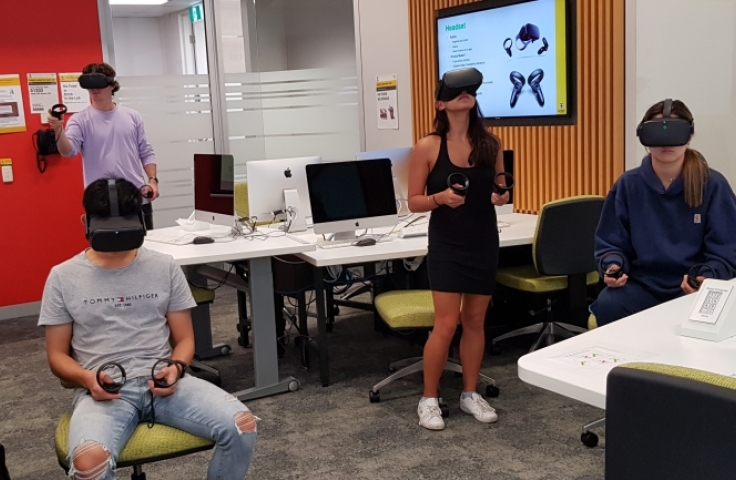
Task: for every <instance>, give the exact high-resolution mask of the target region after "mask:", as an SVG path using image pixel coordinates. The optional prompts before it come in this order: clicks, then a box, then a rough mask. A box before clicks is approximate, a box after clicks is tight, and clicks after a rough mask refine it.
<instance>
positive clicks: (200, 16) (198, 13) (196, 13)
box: [189, 4, 204, 23]
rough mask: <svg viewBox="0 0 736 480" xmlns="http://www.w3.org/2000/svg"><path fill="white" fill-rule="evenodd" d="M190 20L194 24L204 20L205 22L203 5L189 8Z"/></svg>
mask: <svg viewBox="0 0 736 480" xmlns="http://www.w3.org/2000/svg"><path fill="white" fill-rule="evenodd" d="M189 20H190V21H191V22H192V23H196V22H201V21H202V20H204V11H203V10H202V4H199V5H194V6H193V7H189Z"/></svg>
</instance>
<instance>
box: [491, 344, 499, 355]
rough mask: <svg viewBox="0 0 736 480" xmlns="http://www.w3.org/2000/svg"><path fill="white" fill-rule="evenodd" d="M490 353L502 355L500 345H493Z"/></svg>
mask: <svg viewBox="0 0 736 480" xmlns="http://www.w3.org/2000/svg"><path fill="white" fill-rule="evenodd" d="M488 353H490V354H491V355H501V353H502V352H501V347H499V346H498V345H491V348H489V349H488Z"/></svg>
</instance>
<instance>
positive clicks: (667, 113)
mask: <svg viewBox="0 0 736 480" xmlns="http://www.w3.org/2000/svg"><path fill="white" fill-rule="evenodd" d="M662 116H663V117H664V118H667V117H671V116H672V99H671V98H668V99H666V100H665V101H664V107H663V109H662Z"/></svg>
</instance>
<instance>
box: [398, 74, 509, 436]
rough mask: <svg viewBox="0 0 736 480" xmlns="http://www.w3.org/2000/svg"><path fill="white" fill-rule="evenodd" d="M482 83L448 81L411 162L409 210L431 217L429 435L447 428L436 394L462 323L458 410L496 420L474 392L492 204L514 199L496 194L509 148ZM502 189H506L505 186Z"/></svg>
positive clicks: (493, 231) (492, 234)
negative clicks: (483, 102) (487, 116)
mask: <svg viewBox="0 0 736 480" xmlns="http://www.w3.org/2000/svg"><path fill="white" fill-rule="evenodd" d="M482 78H483V77H482V75H481V73H480V72H479V71H478V70H476V69H474V68H471V69H462V70H455V71H452V72H447V73H446V74H445V75H444V76H443V77H442V81H441V82H440V85H439V87H438V89H437V94H436V104H435V108H436V114H435V119H434V128H435V130H434V132H432V133H431V134H430V135H428V136H426V137H424V138H423V139H421V140H420V141H419V142H417V144H416V145H415V147H414V150H413V152H412V157H411V167H410V173H409V209H410V210H411V211H412V212H416V213H419V212H428V211H432V213H431V216H430V221H429V249H428V255H427V266H428V271H429V285H430V289H431V290H432V299H433V302H434V308H435V320H434V328H433V329H432V333H431V335H430V336H429V339H428V340H427V343H426V345H425V347H424V395H423V396H422V398H421V400H420V401H419V406H418V408H417V412H418V414H419V425H421V426H423V427H425V428H428V429H430V430H442V429H443V428H445V422H444V420H443V419H442V414H441V411H440V407H439V402H438V399H437V391H438V386H439V380H440V377H441V375H442V372H443V371H444V368H445V364H446V363H447V357H448V354H449V350H450V343H451V341H452V339H453V337H454V335H455V330H456V328H457V322H458V317H459V318H460V320H461V322H462V338H461V340H460V359H461V362H462V366H463V393H462V395H461V397H460V408H461V410H462V411H463V412H465V413H468V414H470V415H473V416H474V417H475V418H476V420H478V421H480V422H485V423H491V422H495V421H496V420H498V416H497V415H496V412H495V410H494V409H493V408H492V407H491V406H490V405H488V403H487V402H486V401H485V399H483V397H481V396H480V395H478V393H476V388H477V383H478V374H479V373H480V366H481V361H482V359H483V353H484V349H485V335H484V331H483V327H484V323H485V316H486V310H487V309H488V305H489V303H490V300H491V294H492V293H493V288H494V285H495V281H496V270H497V266H498V250H499V240H498V227H497V222H496V210H495V207H494V206H495V205H503V204H505V203H506V202H508V199H509V194H508V192H505V193H503V194H502V195H499V194H497V193H495V192H494V179H496V175H497V173H499V172H503V169H504V167H503V149H502V147H501V140H500V139H499V138H498V137H496V136H495V135H493V134H491V133H490V132H488V131H487V130H486V129H485V128H484V126H483V121H482V115H481V112H480V108H479V107H478V104H477V102H476V99H475V94H476V91H477V90H478V88H479V87H480V85H481V83H482ZM453 174H461V175H453ZM463 175H464V177H463ZM451 176H452V177H451ZM498 178H504V177H503V176H499V177H498ZM448 179H449V180H450V182H449V183H451V184H453V185H455V186H463V185H462V184H464V183H465V179H467V189H466V190H465V192H463V193H465V195H460V194H458V193H456V192H455V191H454V190H453V189H452V188H450V187H449V185H448ZM498 183H499V184H501V185H504V182H503V181H501V180H499V181H498Z"/></svg>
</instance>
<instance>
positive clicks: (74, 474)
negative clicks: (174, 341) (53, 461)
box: [68, 375, 256, 480]
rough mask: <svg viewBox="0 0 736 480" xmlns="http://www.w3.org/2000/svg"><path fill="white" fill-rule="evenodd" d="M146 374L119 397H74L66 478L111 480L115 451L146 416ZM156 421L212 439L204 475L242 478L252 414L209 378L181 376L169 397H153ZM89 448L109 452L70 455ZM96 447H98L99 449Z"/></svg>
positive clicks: (219, 479)
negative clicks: (101, 458) (98, 457)
mask: <svg viewBox="0 0 736 480" xmlns="http://www.w3.org/2000/svg"><path fill="white" fill-rule="evenodd" d="M148 380H149V378H147V377H137V378H129V379H128V380H127V381H126V382H125V386H123V389H122V390H121V391H120V395H121V398H120V399H117V400H109V401H102V402H99V401H96V400H94V399H93V398H92V397H91V396H90V394H89V392H88V391H87V390H86V389H81V388H78V389H77V391H76V394H75V396H74V404H73V409H74V412H73V414H72V419H71V423H70V425H69V458H68V461H69V465H70V466H71V469H70V470H69V477H70V478H73V479H75V480H114V478H115V464H116V462H117V460H118V456H119V455H120V452H121V451H122V449H123V448H124V447H125V444H126V443H127V442H128V439H129V438H130V436H131V435H132V434H133V432H134V431H135V429H136V427H137V426H138V424H139V423H142V422H146V421H149V420H150V419H151V416H152V412H151V391H150V390H149V388H148ZM153 410H154V411H155V421H156V423H157V424H162V425H168V426H171V427H174V428H178V429H179V430H184V431H186V432H189V433H192V434H194V435H197V436H200V437H204V438H209V439H211V440H213V441H215V442H216V445H215V452H214V454H213V455H212V460H211V461H210V465H209V468H208V470H207V479H208V480H242V479H244V478H245V476H246V473H247V472H248V468H249V467H250V462H251V459H252V458H253V449H254V448H255V444H256V425H255V420H256V419H255V417H254V416H253V415H251V414H250V412H249V410H248V409H247V408H246V406H245V405H244V404H243V403H242V402H241V401H239V400H238V399H237V398H235V397H233V396H232V395H230V394H228V393H227V392H225V391H224V390H222V389H221V388H219V387H216V386H215V385H212V384H211V383H209V382H206V381H204V380H201V379H199V378H196V377H192V376H191V375H186V376H185V377H184V378H182V379H180V380H179V382H177V384H176V391H175V392H174V393H173V394H172V395H169V396H168V397H155V398H154V403H153ZM94 447H102V448H103V449H104V450H105V451H106V452H108V453H109V458H108V460H107V461H106V462H104V463H101V464H98V465H96V466H90V465H89V462H86V463H87V465H86V466H87V467H88V468H86V469H84V470H83V469H80V468H77V466H81V465H82V463H83V462H81V461H78V462H77V463H75V458H77V457H80V458H81V455H83V454H84V452H89V451H90V450H91V449H92V448H94ZM98 452H99V450H98Z"/></svg>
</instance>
